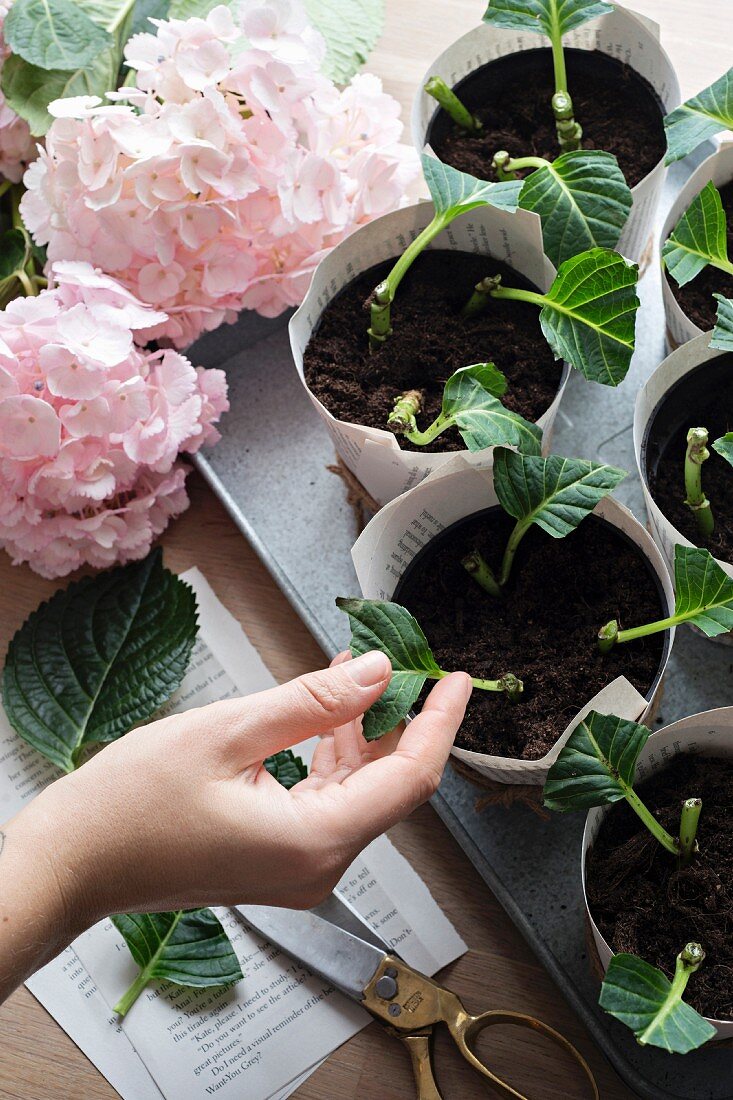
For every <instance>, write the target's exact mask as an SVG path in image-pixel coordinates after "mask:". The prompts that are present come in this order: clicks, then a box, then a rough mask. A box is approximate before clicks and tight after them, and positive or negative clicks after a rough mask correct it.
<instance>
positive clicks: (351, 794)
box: [331, 672, 472, 847]
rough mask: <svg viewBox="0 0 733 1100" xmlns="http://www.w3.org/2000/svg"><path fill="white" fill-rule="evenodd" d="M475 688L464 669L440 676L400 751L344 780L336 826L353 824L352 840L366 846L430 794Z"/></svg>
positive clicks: (403, 736)
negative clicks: (442, 677) (345, 809)
mask: <svg viewBox="0 0 733 1100" xmlns="http://www.w3.org/2000/svg"><path fill="white" fill-rule="evenodd" d="M471 690H472V685H471V680H470V677H468V676H467V675H466V674H465V673H464V672H454V673H452V675H450V676H448V677H446V678H445V679H444V680H440V681H439V682H438V683H437V684H436V686H435V687H434V688H433V690H432V691H431V693H430V695H429V696H428V698H427V700H426V702H425V705H424V707H423V709H422V712H421V713H420V714H419V715H418V716H417V717H416V718H415V719H414V720H413V721H412V722H411V723H410V724H409V725H408V726H407V729H406V730H405V732H404V733H403V734H402V737H401V738H400V740H399V743H398V744H397V747H396V748H395V751H394V752H393V753H391V755H389V756H384V757H381V758H380V759H377V760H373V761H371V762H370V763H368V764H366V765H365V766H364V767H362V768H360V769H359V770H358V771H354V772H353V773H352V774H351V775H349V776H347V778H346V779H345V780H344V781H343V783H342V784H341V788H340V790H341V792H342V797H341V798H340V799H339V800H338V801H333V802H332V803H331V805H332V807H333V809H334V811H335V812H336V813H338V814H339V815H340V821H339V822H332V823H331V825H332V828H333V829H335V830H338V829H341V830H343V829H344V828H347V829H350V830H353V835H352V837H351V840H352V841H353V842H355V843H358V846H359V847H362V846H363V845H364V844H367V843H368V842H369V841H370V840H372V839H373V838H374V837H375V836H378V835H379V834H380V833H383V832H384V831H385V830H386V829H389V828H390V826H392V825H394V823H395V822H396V821H400V820H401V819H402V818H404V817H407V816H408V814H410V813H412V811H413V810H414V809H415V808H416V807H417V806H419V805H420V804H421V803H422V802H424V801H425V800H426V799H427V798H430V797H431V795H433V794H434V793H435V791H436V790H437V787H438V784H439V783H440V779H441V776H442V774H443V768H444V767H445V763H446V760H447V759H448V755H449V753H450V750H451V746H452V744H453V741H454V739H455V735H456V733H457V732H458V728H459V726H460V724H461V721H462V720H463V715H464V713H465V710H466V704H467V703H468V700H469V698H470V696H471ZM344 804H345V805H346V807H347V809H348V812H347V813H344Z"/></svg>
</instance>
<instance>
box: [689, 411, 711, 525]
mask: <svg viewBox="0 0 733 1100" xmlns="http://www.w3.org/2000/svg"><path fill="white" fill-rule="evenodd" d="M709 458H710V451H709V450H708V430H707V428H690V430H689V432H688V433H687V450H686V452H685V492H686V494H687V495H686V497H685V504H686V505H687V507H688V508H689V509H691V511H692V513H693V515H694V517H695V519H696V521H697V527H698V530H699V532H700V534H701V536H702V537H703V538H704V539H709V538H710V536H711V535H712V533H713V531H714V529H715V519H714V516H713V511H712V509H711V507H710V501H709V500H708V498H707V497H706V496H705V493H704V492H703V488H702V464H703V462H707V460H708V459H709Z"/></svg>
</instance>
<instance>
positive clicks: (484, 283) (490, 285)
mask: <svg viewBox="0 0 733 1100" xmlns="http://www.w3.org/2000/svg"><path fill="white" fill-rule="evenodd" d="M500 283H501V275H487V277H486V278H485V279H482V280H481V282H480V283H476V286H475V287H474V288H473V294H472V295H471V297H470V298H469V299H468V301H467V302H466V304H465V306H464V307H463V309H462V310H461V317H466V318H468V317H477V316H478V315H479V314H480V313H483V312H484V310H485V309H486V307H487V306H488V304H489V300H490V298H491V295H492V294H493V292H494V291H495V290H498V289H499V285H500Z"/></svg>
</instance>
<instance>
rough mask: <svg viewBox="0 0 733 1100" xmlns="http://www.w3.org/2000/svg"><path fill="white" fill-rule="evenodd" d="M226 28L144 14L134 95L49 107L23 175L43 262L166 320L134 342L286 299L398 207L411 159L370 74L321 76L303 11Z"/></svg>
mask: <svg viewBox="0 0 733 1100" xmlns="http://www.w3.org/2000/svg"><path fill="white" fill-rule="evenodd" d="M238 20H239V22H238V23H235V22H234V19H233V16H232V13H231V11H230V10H229V9H228V8H226V7H217V8H215V9H214V10H213V11H212V12H211V13H210V14H209V15H208V16H207V18H206V19H198V18H196V19H189V20H186V21H181V20H176V19H173V20H170V21H169V22H157V21H153V22H155V23H156V27H157V30H156V33H155V34H139V35H135V36H134V37H133V38H132V39H131V40H130V41H129V42H128V44H127V46H126V49H125V56H126V61H127V64H128V65H129V66H130V67H131V68H132V69H133V70H135V71H136V85H137V86H136V88H134V89H129V90H127V89H125V90H124V91H121V92H119V93H116V94H113V95H112V96H110V98H111V99H113V100H118V101H119V102H114V103H111V104H104V105H103V104H101V102H100V101H99V100H98V99H95V98H94V97H77V98H75V99H67V100H59V101H57V102H56V103H55V104H53V105H52V107H51V111H52V113H53V114H54V115H55V116H56V118H55V121H54V123H53V124H52V126H51V128H50V130H49V131H48V134H47V137H46V148H45V150H44V151H42V152H41V154H40V158H39V159H38V160H37V161H36V162H35V163H34V164H33V165H31V167H30V169H29V170H28V172H27V173H26V179H25V182H26V185H27V187H28V188H29V190H28V193H27V194H26V195H25V197H24V200H23V204H22V213H23V218H24V220H25V223H26V225H27V226H28V228H29V229H30V230H31V232H32V233H33V235H34V237H35V239H36V241H37V242H38V243H39V244H44V245H47V248H48V256H49V260H50V261H55V260H59V259H76V260H86V261H89V262H91V263H93V264H94V265H96V266H98V267H101V268H102V269H103V270H105V271H106V272H107V273H109V274H111V275H114V276H115V277H116V278H117V279H118V280H119V281H120V282H121V283H123V284H124V286H126V287H127V288H128V289H129V290H130V291H131V292H132V293H133V294H134V295H135V296H136V297H138V298H139V299H141V300H142V301H145V302H149V303H151V304H153V305H154V306H155V307H156V308H158V309H161V310H163V311H164V312H165V313H166V315H167V317H166V320H165V321H161V322H159V323H156V324H155V325H151V326H149V327H148V328H147V329H146V331H145V333H144V335H145V336H146V337H155V338H157V339H163V340H165V341H166V342H169V343H171V344H173V345H175V346H177V347H185V346H186V345H187V344H189V343H190V342H191V341H192V340H193V339H194V338H195V337H196V336H198V335H199V334H200V333H201V332H202V331H204V330H208V329H213V328H216V326H217V325H219V324H220V323H221V322H222V321H232V320H233V319H234V317H235V314H236V312H237V311H238V310H240V309H242V308H251V309H255V310H258V311H259V312H260V313H263V314H265V315H266V316H275V315H276V314H278V313H280V312H281V311H282V310H283V309H285V308H286V307H288V306H292V305H296V304H298V303H299V302H300V301H301V300H302V298H303V295H304V294H305V291H306V289H307V286H308V283H309V281H310V276H311V274H312V272H313V269H314V267H315V266H316V264H317V263H318V261H319V259H320V258H321V257H322V255H323V254H324V252H325V251H326V250H328V249H330V248H331V247H333V245H335V244H337V243H338V242H339V241H340V240H342V239H343V237H345V236H346V235H347V234H348V233H350V232H351V231H352V230H353V229H354V228H356V227H357V226H360V225H363V224H364V223H366V222H368V221H370V220H371V219H373V218H375V217H377V216H379V215H381V214H383V213H385V212H387V211H389V210H392V209H394V208H395V207H396V206H398V205H399V204H400V202H401V201H404V196H405V192H406V189H407V188H408V186H409V184H410V182H411V180H412V179H413V178H414V177H415V175H416V174H417V169H418V162H417V158H416V156H415V154H414V152H413V151H412V150H410V149H409V148H408V147H407V146H405V145H402V144H400V141H399V139H400V136H401V133H402V124H401V122H400V120H399V105H398V104H397V103H396V101H395V100H394V99H392V98H391V97H390V96H388V95H386V94H385V93H384V92H383V91H382V87H381V83H380V81H379V80H378V79H377V78H376V77H374V76H369V75H360V76H356V77H354V78H353V80H352V81H351V82H350V84H349V85H348V86H347V87H345V88H344V89H343V90H340V89H339V88H337V87H336V86H335V85H334V84H333V83H332V82H331V81H330V80H328V79H327V78H326V77H325V76H323V75H322V73H321V71H320V66H321V63H322V60H323V56H324V49H325V47H324V42H323V39H322V37H321V36H320V34H318V33H317V32H316V31H315V30H314V29H313V28H312V27H311V26H309V24H308V22H307V20H306V18H305V16H304V14H303V11H302V9H301V8H300V7H299V6H297V5H296V4H294V3H290V2H288V0H267V3H266V4H263V3H262V0H242V3H241V4H240V5H239V7H238ZM125 100H126V101H127V102H125Z"/></svg>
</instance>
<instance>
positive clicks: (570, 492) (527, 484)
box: [494, 447, 626, 539]
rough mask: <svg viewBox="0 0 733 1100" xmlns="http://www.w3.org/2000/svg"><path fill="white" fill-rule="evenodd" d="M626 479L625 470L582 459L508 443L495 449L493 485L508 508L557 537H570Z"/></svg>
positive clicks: (521, 518)
mask: <svg viewBox="0 0 733 1100" xmlns="http://www.w3.org/2000/svg"><path fill="white" fill-rule="evenodd" d="M625 477H626V471H625V470H619V469H617V467H615V466H609V465H607V464H606V463H604V462H589V461H588V460H587V459H583V458H564V457H563V456H561V455H548V457H547V458H538V457H536V456H534V455H523V454H517V453H516V451H510V450H507V449H506V448H504V447H500V448H498V449H497V450H496V451H495V453H494V489H495V491H496V495H497V496H498V498H499V503H500V504H501V506H502V508H503V509H504V511H505V512H508V514H509V515H510V516H513V517H514V518H515V519H516V520H519V521H521V523H522V526H524V527H528V526H529V525H530V524H531V523H536V524H537V525H538V526H539V527H541V528H542V530H543V531H546V532H547V534H548V535H551V536H552V537H553V538H556V539H561V538H564V537H565V536H566V535H569V534H570V532H571V531H572V530H574V529H575V528H576V527H577V526H578V524H579V523H580V522H581V521H582V520H584V519H585V517H586V516H588V515H590V513H591V512H592V511H593V509H594V508H595V506H596V505H597V504H598V502H599V501H600V500H602V499H603V497H605V496H607V495H608V494H609V493H611V492H612V491H613V490H614V489H615V488H616V486H617V485H618V484H619V482H620V481H622V480H623V479H624V478H625Z"/></svg>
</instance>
